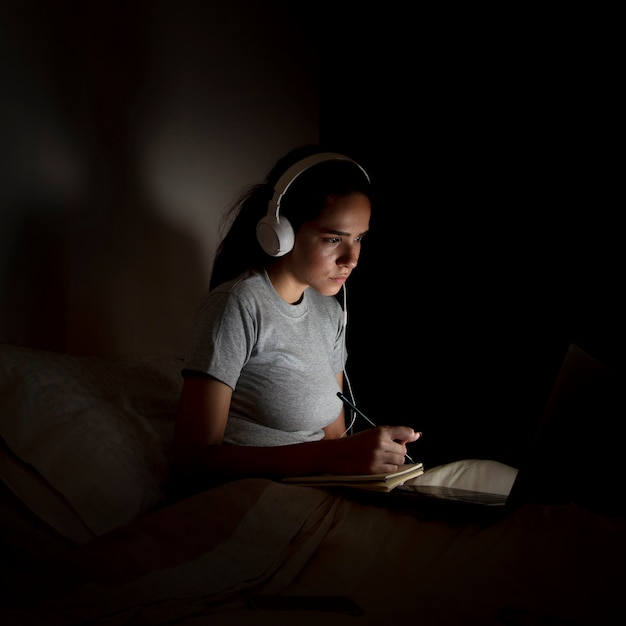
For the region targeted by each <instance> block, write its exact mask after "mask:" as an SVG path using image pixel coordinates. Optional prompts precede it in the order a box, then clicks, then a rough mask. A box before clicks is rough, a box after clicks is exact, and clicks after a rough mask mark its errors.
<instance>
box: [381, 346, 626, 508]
mask: <svg viewBox="0 0 626 626" xmlns="http://www.w3.org/2000/svg"><path fill="white" fill-rule="evenodd" d="M624 387H625V385H624V373H623V372H621V371H616V370H614V369H611V368H609V367H607V366H605V365H604V364H603V363H601V362H600V361H598V360H597V359H595V358H594V357H592V356H591V355H589V354H588V353H587V352H585V351H584V350H582V349H581V348H579V347H578V346H576V345H574V344H571V345H570V346H569V348H568V350H567V352H566V354H565V356H564V359H563V362H562V364H561V367H560V369H559V371H558V374H557V377H556V379H555V382H554V385H553V387H552V390H551V392H550V394H549V397H548V400H547V402H546V405H545V407H544V409H543V412H542V414H541V416H540V419H539V421H538V426H537V428H536V431H535V433H534V435H533V440H532V441H531V444H530V445H529V447H528V454H527V455H526V457H525V459H524V460H523V461H522V463H521V464H520V468H519V471H518V474H517V476H516V478H515V481H514V483H513V487H512V489H511V491H510V493H509V494H508V496H501V495H495V494H489V493H482V492H474V491H469V490H462V489H454V488H446V487H427V486H406V485H404V486H400V487H397V488H396V489H394V490H393V492H392V493H390V494H386V496H385V497H391V498H393V499H394V500H404V501H406V500H411V499H417V500H424V501H430V502H446V503H447V504H446V506H447V507H448V508H450V507H452V506H454V508H455V510H456V509H458V508H460V507H465V508H467V507H472V508H473V509H476V508H481V509H490V510H500V511H509V510H511V509H513V508H516V507H518V506H520V505H521V504H524V503H528V502H534V503H541V504H566V503H571V502H575V503H577V504H580V505H582V506H585V507H587V508H590V509H592V510H596V511H599V512H603V513H608V514H620V515H621V514H625V513H626V498H624V497H623V495H622V494H623V492H624V480H623V478H624V477H625V476H626V471H625V467H626V466H625V465H624V463H623V460H622V457H623V448H624V446H623V441H622V438H621V435H620V434H619V433H620V431H621V425H622V424H623V422H624V418H626V402H625V400H624Z"/></svg>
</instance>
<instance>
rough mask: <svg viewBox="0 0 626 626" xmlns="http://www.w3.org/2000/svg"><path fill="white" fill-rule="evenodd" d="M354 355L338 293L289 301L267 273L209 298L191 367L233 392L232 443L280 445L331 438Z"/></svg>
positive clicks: (246, 277)
mask: <svg viewBox="0 0 626 626" xmlns="http://www.w3.org/2000/svg"><path fill="white" fill-rule="evenodd" d="M346 358H347V354H346V351H345V345H344V328H343V312H342V309H341V306H340V304H339V302H338V301H337V299H336V298H334V297H332V296H323V295H321V294H320V293H319V292H317V291H315V290H313V289H312V288H308V289H306V290H305V292H304V296H303V298H302V300H301V301H300V302H299V303H298V304H289V303H287V302H285V301H284V300H283V299H282V298H281V297H280V296H279V295H278V294H277V293H276V291H275V290H274V287H273V286H272V283H271V281H270V279H269V277H268V276H267V273H266V272H265V271H251V272H247V273H245V274H243V275H242V276H240V277H239V278H237V279H235V280H233V281H230V282H227V283H225V284H223V285H221V286H219V287H216V288H215V289H213V290H212V291H210V292H209V293H208V294H207V295H206V297H205V299H204V302H203V303H202V305H201V307H200V309H199V311H198V314H197V317H196V320H195V324H194V329H193V332H192V337H191V342H190V345H189V348H188V350H187V354H186V356H185V363H184V369H183V372H185V371H188V370H194V371H198V372H203V373H206V374H210V375H211V376H213V377H215V378H217V379H218V380H220V381H222V382H224V383H226V384H227V385H229V386H230V387H231V388H232V389H233V397H232V401H231V406H230V412H229V416H228V423H227V426H226V431H225V434H224V443H231V444H238V445H260V446H276V445H285V444H293V443H300V442H304V441H316V440H318V439H321V438H322V437H323V436H324V433H323V432H322V428H323V427H325V426H328V425H329V424H331V423H332V422H334V421H335V419H337V416H338V415H339V412H340V411H341V400H340V399H339V398H338V397H337V392H338V391H340V389H339V386H338V384H337V374H339V373H340V372H341V371H343V369H344V365H345V362H346Z"/></svg>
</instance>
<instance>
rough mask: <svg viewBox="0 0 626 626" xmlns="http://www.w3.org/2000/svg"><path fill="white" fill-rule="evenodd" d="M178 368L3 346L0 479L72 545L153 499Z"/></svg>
mask: <svg viewBox="0 0 626 626" xmlns="http://www.w3.org/2000/svg"><path fill="white" fill-rule="evenodd" d="M181 367H182V359H180V358H177V357H170V356H156V355H142V356H125V357H117V358H98V357H90V356H73V355H68V354H62V353H58V352H50V351H45V350H36V349H33V348H27V347H21V346H11V345H0V437H2V439H3V440H4V442H5V443H6V448H5V449H4V450H1V453H0V478H2V480H3V481H4V482H5V484H6V485H7V486H8V487H9V488H10V489H11V490H12V491H13V492H14V493H15V494H16V495H17V496H18V497H19V498H20V499H21V500H22V502H24V503H25V504H26V505H27V506H28V507H29V508H30V509H31V510H33V511H34V512H35V513H37V514H38V515H39V516H40V517H41V518H42V519H43V520H44V521H45V522H46V523H48V524H49V525H50V526H52V527H53V528H54V529H55V530H57V531H58V532H60V533H61V534H62V535H64V536H65V537H67V538H68V539H71V540H72V541H74V542H75V543H84V542H85V541H87V540H88V539H89V537H91V536H97V535H101V534H104V533H106V532H108V531H110V530H112V529H113V528H116V527H118V526H121V525H122V524H126V523H128V522H130V521H132V520H134V519H136V518H138V517H139V516H141V515H143V514H145V513H147V512H148V511H150V510H151V509H153V508H155V507H157V506H159V505H160V504H162V503H163V502H164V500H165V489H166V487H167V483H168V481H169V478H170V468H171V454H170V444H171V439H172V435H173V430H174V420H175V416H176V409H177V405H178V398H179V394H180V390H181V387H182V377H181V374H180V370H181ZM35 490H37V491H35ZM44 492H45V495H44ZM37 493H40V495H37Z"/></svg>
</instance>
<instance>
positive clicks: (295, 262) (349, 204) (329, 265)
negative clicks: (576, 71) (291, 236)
mask: <svg viewBox="0 0 626 626" xmlns="http://www.w3.org/2000/svg"><path fill="white" fill-rule="evenodd" d="M370 216H371V205H370V201H369V199H368V198H367V196H365V195H363V194H360V193H353V194H350V195H348V196H343V197H339V198H337V199H336V200H334V201H333V202H332V203H331V204H329V205H328V206H327V207H326V208H325V209H324V210H323V211H322V213H321V214H320V215H319V216H318V217H317V218H316V219H314V220H312V221H310V222H305V223H304V224H303V225H302V226H301V228H300V230H299V231H298V232H297V234H296V241H295V245H294V247H293V250H292V251H291V253H290V254H289V255H288V257H287V259H286V260H287V261H288V264H289V271H290V273H291V275H292V278H293V279H294V280H295V283H297V284H298V285H299V286H300V288H301V290H302V291H304V289H306V288H307V287H312V288H313V289H315V290H316V291H319V292H320V293H321V294H323V295H325V296H332V295H335V294H336V293H338V292H339V290H340V289H341V286H342V285H343V284H344V283H345V282H346V280H347V279H348V276H350V273H351V272H352V270H353V269H354V268H355V267H356V265H357V262H358V260H359V255H360V254H361V240H362V239H363V237H364V236H365V234H366V233H367V231H368V230H369V222H370Z"/></svg>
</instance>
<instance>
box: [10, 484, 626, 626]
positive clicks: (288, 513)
mask: <svg viewBox="0 0 626 626" xmlns="http://www.w3.org/2000/svg"><path fill="white" fill-rule="evenodd" d="M625 530H626V520H624V519H622V518H616V517H609V516H603V515H599V514H597V513H592V512H590V511H586V510H584V509H582V508H580V507H577V506H574V505H571V506H569V505H568V506H565V505H560V506H547V505H527V506H525V507H521V508H520V509H519V510H517V511H515V512H512V513H511V514H510V515H508V516H506V517H503V518H502V519H497V520H494V521H492V522H488V523H487V522H485V521H476V522H471V521H468V520H463V521H455V520H454V519H448V518H445V519H444V518H441V517H439V516H438V515H433V514H431V513H429V512H428V511H423V510H418V509H397V508H391V507H385V506H381V505H380V501H377V502H376V503H368V502H367V501H364V500H363V499H360V500H358V499H353V498H349V497H345V496H344V495H340V494H337V493H336V492H333V491H330V490H324V489H316V488H310V487H302V486H295V485H285V484H282V483H277V482H273V481H270V480H265V479H246V480H238V481H234V482H232V483H228V484H226V485H221V486H219V487H214V488H213V489H209V490H207V491H205V492H202V493H199V494H196V495H193V496H191V497H189V498H186V499H184V500H182V501H180V502H177V503H175V504H172V505H170V506H168V507H166V508H163V509H160V510H157V511H155V512H153V513H151V514H149V515H146V516H145V517H143V518H140V519H139V520H136V521H134V522H132V523H130V524H128V525H125V526H122V527H120V528H117V529H115V530H113V531H112V532H110V533H107V534H106V535H103V536H101V537H98V538H97V539H95V540H94V541H92V542H90V543H88V544H86V545H81V546H78V547H76V548H73V549H71V550H68V551H67V552H64V553H63V554H62V555H57V560H56V562H55V563H54V564H52V563H48V567H47V568H43V570H40V571H39V572H38V576H37V577H34V578H33V581H32V582H30V583H29V584H31V585H32V597H31V600H29V602H28V603H26V604H25V605H24V604H23V605H21V606H20V605H16V606H10V607H5V608H4V609H3V612H2V616H1V617H2V620H1V621H2V623H3V624H5V625H8V624H16V625H18V624H20V625H24V626H26V625H28V626H40V625H41V626H43V625H44V624H46V625H47V624H50V625H56V624H64V625H69V624H94V625H97V624H102V625H106V626H116V625H121V624H174V623H175V624H180V625H183V626H204V625H209V624H210V625H217V626H221V625H227V624H237V625H239V624H250V625H253V626H254V625H255V624H293V623H294V622H295V623H298V624H304V625H306V624H316V625H318V624H320V623H323V624H325V625H327V624H329V625H330V624H338V625H343V624H359V625H361V624H365V625H374V624H385V625H388V624H400V623H402V624H420V625H433V626H439V625H441V626H448V625H449V626H452V625H454V626H458V625H463V626H472V625H474V624H476V625H477V626H479V625H480V626H485V625H489V624H515V625H519V626H538V625H548V624H551V625H554V624H563V625H566V624H567V625H578V624H580V625H581V626H582V625H585V626H589V625H593V626H599V625H603V624H623V623H626V610H625V609H624V607H623V605H622V604H623V602H622V596H623V589H624V583H625V582H626V532H625ZM22 584H23V583H22ZM252 594H270V595H281V594H282V595H285V594H286V595H323V596H337V595H346V596H349V597H350V598H351V599H352V600H353V601H354V602H355V603H356V604H357V605H358V606H359V607H360V609H361V614H360V615H358V616H355V615H351V614H344V613H336V612H335V613H333V612H328V613H322V612H320V611H318V610H313V611H312V610H301V611H293V610H289V611H257V610H253V609H251V608H249V605H248V600H249V598H250V596H251V595H252ZM21 595H22V597H23V594H21Z"/></svg>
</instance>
